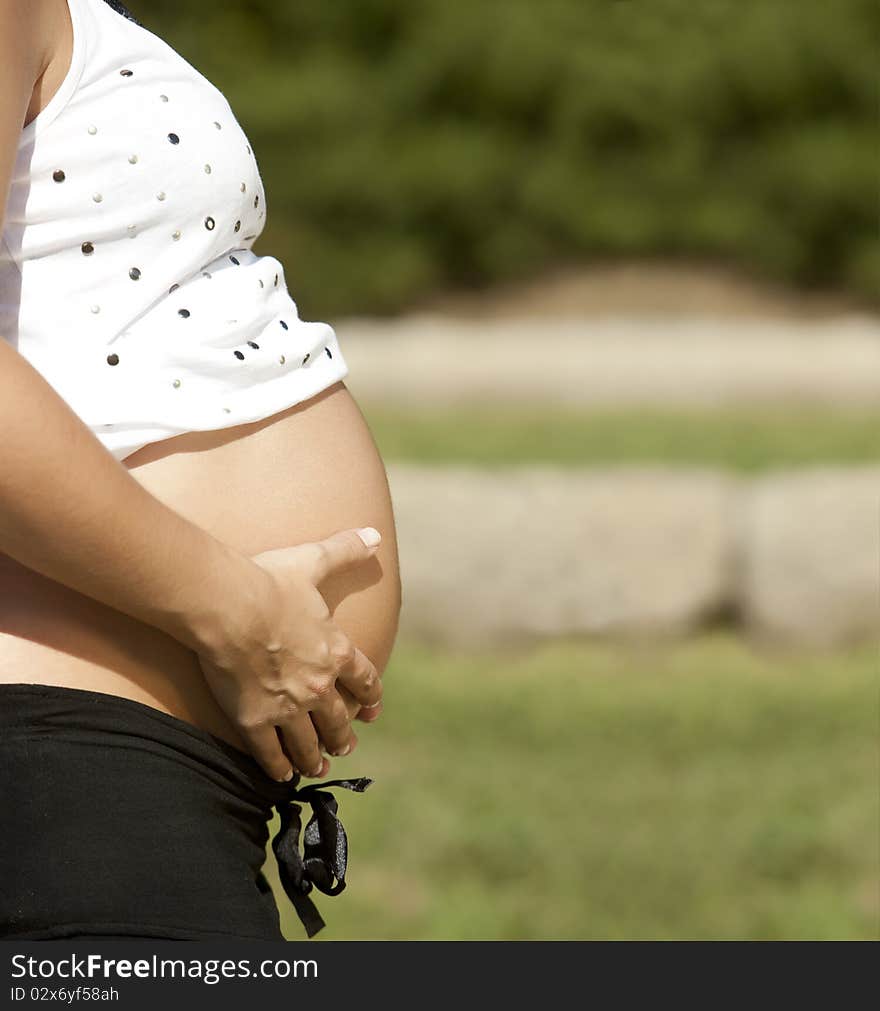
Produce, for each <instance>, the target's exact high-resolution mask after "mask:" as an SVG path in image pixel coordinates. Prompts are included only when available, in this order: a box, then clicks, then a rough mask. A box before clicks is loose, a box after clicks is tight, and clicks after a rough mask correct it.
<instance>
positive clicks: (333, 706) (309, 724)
mask: <svg viewBox="0 0 880 1011" xmlns="http://www.w3.org/2000/svg"><path fill="white" fill-rule="evenodd" d="M364 534H365V535H366V538H367V541H369V540H371V539H373V540H375V543H372V544H371V543H367V542H365V540H364V539H362V537H361V536H360V535H359V533H358V531H356V530H345V531H341V532H340V533H337V534H334V535H333V536H331V537H327V538H326V539H325V540H323V541H317V542H311V543H307V544H299V545H297V546H295V547H291V548H280V549H277V550H273V551H265V552H263V553H262V554H259V555H255V556H254V557H253V558H252V559H250V560H249V562H250V570H249V571H247V572H246V573H245V574H244V579H245V581H244V583H243V584H242V586H241V587H238V586H236V587H230V604H229V608H228V611H229V621H228V623H226V624H224V627H223V628H222V629H218V628H216V627H215V628H214V629H213V630H212V631H211V632H210V633H207V634H203V635H202V636H201V637H200V645H199V648H198V649H197V650H196V652H197V654H198V656H199V661H200V663H201V667H202V671H203V672H204V675H205V678H206V680H207V682H208V685H209V687H210V689H211V691H212V693H213V694H214V697H215V698H216V699H217V702H218V703H219V705H220V707H221V708H222V709H223V711H224V712H225V713H226V715H227V716H228V717H229V718H230V720H232V722H233V723H234V724H235V726H236V729H237V730H238V731H239V733H240V734H241V735H242V737H243V738H244V739H245V741H247V743H248V745H249V747H250V749H251V752H252V754H253V755H254V758H256V760H257V761H258V762H259V763H260V765H262V767H263V768H264V769H265V771H266V773H267V774H268V775H270V776H272V778H273V779H277V780H284V779H289V778H290V777H291V776H292V774H293V768H291V764H292V765H293V766H294V767H295V768H296V769H297V770H298V771H299V772H301V773H302V774H304V775H306V776H321V775H323V774H325V773H326V768H325V761H324V759H323V757H322V755H321V751H320V744H323V745H324V746H325V748H326V749H327V751H328V752H329V753H330V754H333V755H346V754H348V753H349V752H350V751H351V750H352V749H353V748H354V746H355V745H356V743H357V738H356V737H355V735H354V733H353V732H352V729H351V714H350V709H354V707H355V705H356V706H357V707H358V708H359V711H363V713H364V716H363V719H364V720H365V721H366V722H370V719H371V717H372V715H373V713H375V714H378V711H379V710H380V708H381V707H380V706H379V703H380V702H381V699H382V682H381V679H380V677H379V674H378V672H377V670H376V668H375V666H374V665H373V664H372V663H371V661H370V660H369V659H368V658H367V657H366V656H364V654H363V653H362V652H361V651H360V650H359V649H357V647H355V646H354V645H353V644H352V643H351V641H350V640H349V639H348V637H347V636H346V635H345V633H343V632H342V631H341V630H340V629H339V628H338V627H337V626H336V625H335V624H334V623H333V622H332V621H331V620H330V611H329V608H328V607H327V604H326V602H325V601H324V598H323V597H322V595H321V593H320V592H319V590H318V589H317V586H318V584H319V583H321V582H322V581H323V580H324V579H326V578H327V577H328V576H330V575H331V574H332V573H334V572H339V571H341V570H343V569H348V568H351V567H352V566H355V565H362V564H363V563H364V562H366V561H368V560H369V559H370V558H372V557H373V555H374V554H375V549H376V547H377V545H378V543H379V540H380V537H379V534H378V531H374V530H373V529H372V528H367V529H366V530H365V531H364ZM370 534H372V535H373V537H372V538H371V537H370ZM251 570H252V571H251ZM226 610H227V609H225V608H221V611H226ZM337 680H338V682H339V687H343V686H344V689H345V691H346V698H344V697H343V695H342V694H340V691H339V690H338V687H337ZM360 707H375V708H373V709H372V710H371V709H369V708H364V709H363V710H360ZM276 728H277V729H276ZM319 735H320V742H319Z"/></svg>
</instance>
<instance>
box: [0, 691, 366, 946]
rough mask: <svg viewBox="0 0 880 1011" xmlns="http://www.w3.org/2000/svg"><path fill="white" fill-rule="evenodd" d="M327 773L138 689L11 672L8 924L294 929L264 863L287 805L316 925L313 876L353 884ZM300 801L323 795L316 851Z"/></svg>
mask: <svg viewBox="0 0 880 1011" xmlns="http://www.w3.org/2000/svg"><path fill="white" fill-rule="evenodd" d="M328 785H331V784H320V783H319V784H316V785H315V786H314V787H309V788H307V789H306V790H300V789H298V781H297V778H296V777H294V779H293V781H292V782H291V783H276V782H275V781H274V780H272V779H270V778H269V777H268V776H267V775H265V773H264V772H263V771H262V769H261V768H260V766H259V765H258V764H257V763H256V761H255V760H254V759H252V758H251V757H250V756H249V755H247V754H245V753H244V752H242V751H239V749H238V748H235V747H233V746H232V745H231V744H228V743H227V742H226V741H224V740H222V739H220V738H218V737H215V736H214V735H212V734H209V733H207V732H206V731H203V730H200V729H199V728H197V727H195V726H193V725H192V724H190V723H187V722H185V721H184V720H180V719H178V718H177V717H174V716H170V715H168V714H167V713H163V712H161V711H160V710H158V709H154V708H153V707H151V706H147V705H144V704H142V703H140V702H135V701H133V700H131V699H125V698H120V697H119V696H116V695H110V694H106V693H102V692H93V691H87V690H85V689H79V688H58V687H53V686H45V685H29V684H12V685H9V684H0V937H2V938H4V939H55V938H70V937H80V936H90V937H94V936H104V937H110V936H113V937H120V936H123V937H147V938H165V939H179V940H213V939H219V938H223V939H235V940H256V941H282V940H284V937H283V935H282V933H281V930H280V925H279V914H278V907H277V906H276V904H275V899H274V897H273V895H272V892H271V890H270V888H269V885H268V882H267V881H266V878H265V877H264V876H263V873H262V866H263V864H264V861H265V857H266V844H267V842H268V836H269V828H268V822H269V820H270V818H271V817H272V814H273V810H272V809H273V806H274V807H277V809H278V811H279V812H280V814H281V821H282V830H281V832H279V835H278V836H276V838H275V840H274V841H273V848H274V849H275V853H276V857H277V858H278V862H279V872H280V878H281V882H282V884H283V886H284V888H285V891H286V892H287V894H288V896H289V897H290V898H291V900H292V901H293V903H294V905H295V906H296V908H297V912H298V913H299V915H300V917H301V918H302V919H303V922H304V923H305V924H306V929H307V931H308V933H309V935H311V934H313V933H315V932H316V931H317V930H318V929H320V927H321V926H323V923H322V921H321V919H320V917H319V916H318V914H317V911H316V910H315V909H314V906H313V905H312V904H311V900H310V899H309V898H308V893H309V892H310V891H311V888H312V884H313V883H314V884H316V885H317V887H318V888H320V889H321V890H322V891H325V892H327V893H328V894H336V893H337V892H338V891H341V890H342V888H343V887H344V886H345V880H344V879H345V857H346V840H345V833H344V831H343V830H342V826H341V824H340V823H339V821H338V819H336V817H335V813H336V802H335V798H334V797H333V795H332V794H330V793H326V792H324V790H325V788H326V786H328ZM335 785H342V786H345V787H347V788H348V789H353V790H356V791H361V790H363V789H364V788H365V787H366V786H367V785H369V780H360V781H344V782H341V783H337V784H335ZM318 787H320V789H318ZM294 800H308V802H309V803H311V804H312V806H313V808H314V809H315V817H313V818H312V822H310V824H309V826H308V828H307V831H306V836H305V841H306V854H305V859H304V858H303V857H302V856H301V855H300V853H299V831H300V822H299V810H300V808H299V806H298V805H297V804H295V803H293V801H294ZM340 858H341V859H340Z"/></svg>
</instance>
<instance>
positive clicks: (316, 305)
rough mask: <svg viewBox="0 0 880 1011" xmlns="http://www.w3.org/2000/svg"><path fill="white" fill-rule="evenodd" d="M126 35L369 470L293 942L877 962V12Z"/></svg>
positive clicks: (847, 3) (812, 9) (501, 5)
mask: <svg viewBox="0 0 880 1011" xmlns="http://www.w3.org/2000/svg"><path fill="white" fill-rule="evenodd" d="M129 6H130V7H131V9H132V11H133V13H135V15H136V16H137V17H138V18H139V19H140V20H142V21H143V22H144V23H145V24H146V25H147V27H149V28H150V29H152V30H154V31H155V32H156V33H157V34H159V35H160V36H161V37H163V38H165V39H166V40H167V41H168V42H169V43H170V44H172V45H173V46H174V47H175V48H176V49H177V50H178V52H180V53H181V54H182V55H184V56H185V57H186V58H187V59H188V60H189V61H190V62H191V63H192V64H193V65H194V66H196V67H197V68H198V69H199V70H200V71H201V72H202V73H204V74H205V75H206V76H207V77H208V78H209V79H210V80H211V81H213V83H215V84H216V85H217V86H218V87H219V88H220V89H221V90H222V91H223V92H224V93H225V94H226V96H227V98H228V99H229V101H230V103H231V105H232V107H233V110H234V111H235V113H236V116H237V118H238V119H239V122H240V123H241V124H242V126H243V127H244V129H245V131H246V132H247V134H248V136H249V138H250V140H251V143H252V145H253V148H254V152H255V154H256V156H257V159H258V162H259V165H260V170H261V174H262V176H263V180H264V183H265V187H266V192H267V204H268V207H267V215H268V217H267V226H266V229H265V231H264V232H263V234H262V236H261V238H260V239H259V241H258V242H257V243H256V246H255V249H256V252H258V253H265V254H268V255H273V256H277V257H278V258H279V259H280V260H281V261H282V262H283V263H284V265H285V274H286V279H287V282H288V285H289V288H290V291H291V294H292V295H293V296H294V298H295V299H296V300H297V303H298V305H299V309H300V315H301V316H303V318H306V319H322V320H327V321H328V322H331V323H332V324H333V325H334V326H335V327H336V329H337V331H338V334H339V337H340V341H341V345H342V348H343V351H344V353H345V355H346V360H347V361H348V364H349V367H350V370H351V371H350V375H349V377H348V379H347V380H346V382H347V385H348V386H349V388H350V389H351V391H352V393H353V394H354V395H355V397H356V398H357V400H358V402H359V403H360V405H361V408H362V410H363V411H364V414H365V417H366V418H367V421H368V423H369V424H370V427H371V429H372V431H373V433H374V436H375V438H376V440H377V443H378V444H379V447H380V449H381V451H382V453H383V456H384V458H385V460H386V463H387V467H388V474H389V482H390V486H391V491H392V496H393V499H394V503H395V511H396V516H397V523H398V527H399V537H400V549H401V567H402V577H403V584H404V605H403V613H402V616H401V632H400V637H399V639H398V645H397V648H396V650H395V654H394V657H393V658H392V662H391V665H390V667H389V669H388V671H387V673H386V699H387V702H388V704H387V708H386V711H385V713H384V714H383V717H382V719H381V720H380V722H379V724H378V725H377V726H376V727H369V728H368V727H364V728H363V729H362V730H361V732H360V738H361V744H360V747H359V749H358V754H357V756H356V761H355V763H354V765H353V766H352V768H351V769H350V770H349V769H347V768H346V769H345V770H344V771H345V773H347V774H348V773H350V774H361V773H369V774H370V775H372V776H374V777H375V779H376V783H375V785H374V787H373V788H372V789H371V791H370V792H369V794H367V795H366V796H365V797H363V798H353V797H345V796H343V797H341V798H340V801H341V806H342V809H343V817H344V820H345V823H346V825H347V827H348V829H349V833H350V838H351V843H352V855H351V863H350V879H351V881H350V888H349V889H348V891H346V892H345V894H344V895H342V896H340V897H339V898H336V899H330V900H326V899H325V900H324V901H323V902H322V903H320V905H321V906H322V909H323V911H324V913H325V915H326V916H327V918H328V920H329V921H330V927H329V928H328V930H327V931H326V932H325V935H322V936H326V937H328V938H330V939H343V938H364V939H382V938H404V939H426V938H439V939H481V938H485V939H520V938H767V939H771V938H874V937H878V936H880V867H878V864H880V838H878V833H880V808H878V805H880V792H878V783H880V727H878V716H880V695H878V678H877V674H878V661H880V654H878V635H877V633H878V611H880V594H878V588H880V582H878V559H880V548H878V527H880V525H878V516H880V510H878V504H880V494H878V489H880V436H878V432H880V428H878V423H880V281H878V279H880V243H878V228H877V225H878V201H877V196H878V188H877V178H878V177H877V167H878V162H877V142H878V120H877V109H878V105H877V97H878V72H877V67H878V55H880V8H878V6H877V4H876V3H874V2H873V0H839V2H838V3H836V4H833V5H829V4H827V3H821V2H819V0H804V2H801V3H797V4H795V3H792V2H790V0H779V2H777V0H766V2H762V3H742V2H737V0H701V2H698V3H692V2H690V3H689V2H685V0H653V2H651V3H637V2H635V0H629V2H615V3H608V2H598V0H542V2H541V3H537V2H535V0H503V2H502V0H473V2H470V3H450V2H448V0H445V2H441V0H334V2H333V3H324V2H317V0H296V2H289V3H277V2H271V0H212V3H211V4H209V5H206V4H204V3H196V2H195V0H150V3H149V4H147V3H146V2H143V0H131V3H130V5H129ZM355 766H356V768H355ZM342 771H343V770H340V772H342ZM268 869H269V870H272V869H274V863H273V862H272V861H270V862H269V864H268ZM280 905H281V907H282V909H287V908H288V906H287V903H286V901H285V900H282V901H281V903H280ZM285 929H286V931H287V933H288V936H289V937H291V938H298V937H300V936H301V927H300V925H299V923H298V921H296V919H295V918H294V917H293V916H290V917H286V919H285Z"/></svg>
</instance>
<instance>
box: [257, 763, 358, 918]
mask: <svg viewBox="0 0 880 1011" xmlns="http://www.w3.org/2000/svg"><path fill="white" fill-rule="evenodd" d="M372 782H373V780H372V779H366V778H363V779H334V780H331V781H330V782H327V783H313V784H311V785H310V786H306V787H303V788H302V789H296V790H294V791H293V792H292V793H291V794H290V796H289V798H287V799H286V800H285V801H282V802H281V803H278V804H276V805H275V806H276V808H277V810H278V813H279V814H280V815H281V828H280V829H279V830H278V833H277V834H276V836H275V838H274V839H273V840H272V849H273V851H274V853H275V859H276V860H277V861H278V873H279V878H280V880H281V887H282V888H283V889H284V891H285V892H286V894H287V897H288V898H289V899H290V901H291V903H292V904H293V908H294V909H295V910H296V912H297V915H298V916H299V918H300V920H302V924H303V926H304V927H305V928H306V934H308V936H309V937H314V936H315V934H317V933H318V931H319V930H322V929H323V928H324V926H325V924H324V921H323V919H321V914H320V913H319V912H318V910H317V909H316V908H315V904H314V902H312V900H311V898H309V892H311V890H312V887H315V888H317V889H318V891H319V892H323V893H324V895H338V894H339V893H340V892H341V891H343V890H344V888H345V868H346V864H347V862H348V838H347V836H346V834H345V829H344V828H343V826H342V822H341V821H340V820H339V819H338V818H337V817H336V811H337V808H338V805H337V803H336V798H335V797H334V796H333V794H332V793H328V792H327V788H328V787H331V786H341V787H343V789H346V790H352V791H353V792H354V793H363V792H364V790H366V788H367V787H368V786H369V785H370V784H371V783H372ZM297 800H299V801H303V802H305V803H307V804H310V805H311V808H312V817H311V818H310V819H309V823H308V825H306V829H305V832H303V853H302V854H301V853H300V851H299V833H300V828H301V826H302V821H301V819H300V811H301V808H300V805H299V804H297V803H295V801H297Z"/></svg>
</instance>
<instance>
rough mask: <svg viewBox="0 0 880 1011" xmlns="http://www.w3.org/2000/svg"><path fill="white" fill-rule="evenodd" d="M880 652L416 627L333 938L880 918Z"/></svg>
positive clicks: (830, 923)
mask: <svg viewBox="0 0 880 1011" xmlns="http://www.w3.org/2000/svg"><path fill="white" fill-rule="evenodd" d="M877 661H878V657H877V653H876V650H867V649H862V650H859V651H852V652H849V653H839V654H834V655H828V656H820V655H817V654H802V655H773V654H767V653H764V654H759V653H755V652H753V651H752V650H750V648H749V647H748V646H746V645H745V644H744V643H743V642H741V641H739V640H737V639H734V638H731V637H728V636H726V635H717V636H706V637H703V638H701V639H697V640H693V641H690V642H685V643H679V644H671V643H667V644H665V645H663V644H657V645H648V644H642V645H630V646H622V645H619V644H618V645H613V644H603V643H592V644H584V643H579V642H567V641H557V642H551V643H548V644H546V645H539V646H534V647H530V648H522V647H518V648H516V649H511V650H510V652H509V653H508V654H506V655H504V654H502V653H500V652H493V653H486V654H478V653H475V652H468V653H458V652H450V651H440V650H438V649H429V648H427V647H419V646H416V645H412V644H407V643H400V644H399V645H398V648H397V650H396V652H395V655H394V657H393V659H392V663H391V665H390V667H389V670H388V672H387V674H386V685H387V687H386V699H387V709H386V711H385V713H384V714H383V716H382V718H381V719H380V720H379V722H378V723H377V725H376V726H373V727H364V728H363V729H362V730H361V731H360V739H361V743H360V745H359V748H358V750H357V752H356V754H355V756H354V757H353V758H352V759H348V760H342V761H337V762H336V763H335V768H334V769H333V770H332V772H331V775H332V776H334V778H335V777H336V776H337V775H366V774H369V775H371V776H374V777H375V780H376V782H375V784H374V786H373V787H372V788H371V790H370V791H369V792H368V793H366V794H364V795H363V796H354V795H352V794H347V793H345V792H344V791H338V793H339V794H340V795H341V796H340V806H341V811H342V816H343V820H344V822H345V824H346V826H347V828H348V830H349V839H350V844H351V859H350V875H349V888H348V890H347V891H346V892H345V893H344V894H343V895H341V896H338V897H335V898H328V897H326V896H321V895H317V896H316V898H317V900H318V905H319V908H320V909H321V910H322V912H323V914H324V916H325V918H326V919H327V921H328V924H329V926H328V928H327V930H326V931H325V932H324V934H323V935H322V937H326V938H327V939H350V938H353V939H385V938H403V939H432V938H435V939H444V938H445V939H513V938H573V939H576V938H826V939H829V938H871V937H876V936H877V934H878V916H880V904H878V790H877V783H878V740H877V718H878V682H877V666H878V664H877ZM273 832H274V826H273ZM273 868H274V859H270V860H269V862H268V864H267V870H268V871H269V872H270V873H271V870H272V869H273ZM279 905H280V907H281V909H282V910H283V924H284V928H285V931H286V933H287V936H289V937H290V938H293V939H297V938H301V937H302V936H303V933H302V929H301V927H300V925H299V922H298V921H297V920H296V918H295V916H294V915H293V914H292V912H291V913H290V915H288V911H289V904H288V903H287V900H286V899H285V898H284V897H283V896H282V897H281V899H280V902H279Z"/></svg>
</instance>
